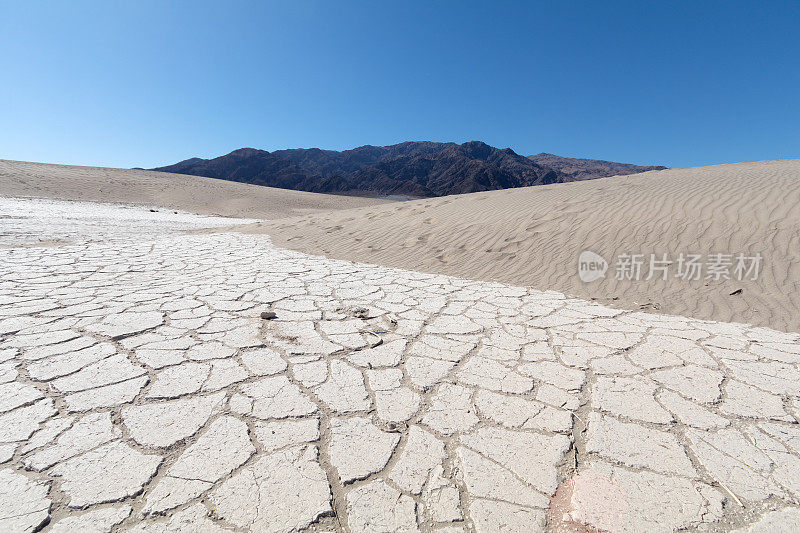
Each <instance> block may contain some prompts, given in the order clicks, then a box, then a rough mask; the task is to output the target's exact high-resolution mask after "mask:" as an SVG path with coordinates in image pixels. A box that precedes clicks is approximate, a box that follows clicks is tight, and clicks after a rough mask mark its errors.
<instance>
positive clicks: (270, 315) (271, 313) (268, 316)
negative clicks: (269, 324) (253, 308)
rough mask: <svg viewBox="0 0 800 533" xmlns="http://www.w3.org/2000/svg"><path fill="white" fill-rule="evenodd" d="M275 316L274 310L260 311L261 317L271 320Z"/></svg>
mask: <svg viewBox="0 0 800 533" xmlns="http://www.w3.org/2000/svg"><path fill="white" fill-rule="evenodd" d="M277 316H278V315H276V314H275V311H261V318H263V319H264V320H272V319H273V318H277Z"/></svg>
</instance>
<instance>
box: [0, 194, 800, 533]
mask: <svg viewBox="0 0 800 533" xmlns="http://www.w3.org/2000/svg"><path fill="white" fill-rule="evenodd" d="M0 208H2V211H1V212H0V234H2V238H3V245H4V246H3V247H0V274H2V281H0V463H2V464H0V530H2V531H36V530H39V529H43V530H45V531H112V530H113V531H155V532H159V531H165V532H166V531H169V532H172V531H175V532H177V531H209V532H211V531H267V532H284V531H286V532H288V531H353V532H360V531H370V532H372V531H440V532H455V531H481V532H483V531H487V532H491V531H525V532H530V531H556V532H562V531H564V532H566V531H574V532H592V531H674V530H690V531H692V530H701V531H730V530H740V531H753V532H758V531H783V530H785V531H791V530H794V529H795V528H796V527H797V524H798V522H800V510H798V500H799V499H800V427H799V426H798V420H800V336H799V335H797V334H793V333H792V334H787V333H782V332H778V331H773V330H769V329H765V328H757V327H750V326H747V325H743V324H729V323H715V322H706V321H698V320H693V319H689V318H684V317H676V316H658V315H649V314H644V313H640V312H625V311H619V310H613V309H609V308H606V307H602V306H600V305H596V304H594V303H591V302H586V301H582V300H577V299H570V298H567V297H565V296H564V295H562V294H559V293H555V292H547V291H538V290H533V289H528V288H521V287H513V286H508V285H502V284H494V283H487V282H475V281H466V280H461V279H455V278H451V277H446V276H441V275H429V274H421V273H415V272H409V271H402V270H396V269H390V268H384V267H378V266H370V265H363V264H355V263H350V262H344V261H334V260H329V259H325V258H320V257H312V256H307V255H303V254H300V253H296V252H290V251H286V250H281V249H278V248H275V247H274V246H272V245H271V244H270V241H269V239H268V238H267V237H265V236H253V235H242V234H236V233H207V234H188V233H186V232H184V231H182V230H185V229H192V228H203V227H210V226H218V225H223V224H230V221H229V220H221V219H214V218H210V217H200V216H193V215H189V214H185V213H171V212H170V213H163V212H158V213H151V212H149V211H148V210H146V209H141V208H126V207H121V206H108V205H106V206H100V205H92V204H78V203H75V204H72V203H65V202H44V201H34V200H14V199H3V200H2V202H0ZM265 311H270V312H274V314H275V317H274V318H272V319H264V318H262V312H265ZM265 316H270V315H265ZM554 493H555V494H556V496H555V497H553V494H554Z"/></svg>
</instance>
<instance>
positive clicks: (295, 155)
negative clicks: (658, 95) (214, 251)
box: [152, 141, 666, 197]
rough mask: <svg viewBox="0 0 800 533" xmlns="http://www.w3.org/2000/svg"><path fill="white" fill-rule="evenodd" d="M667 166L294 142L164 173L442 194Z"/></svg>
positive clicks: (422, 145)
mask: <svg viewBox="0 0 800 533" xmlns="http://www.w3.org/2000/svg"><path fill="white" fill-rule="evenodd" d="M663 168H666V167H640V166H637V165H629V164H625V163H613V162H608V161H594V164H593V160H588V159H571V158H561V157H559V156H553V155H551V154H539V155H536V156H529V157H524V156H521V155H519V154H517V153H516V152H514V151H513V150H512V149H510V148H504V149H500V148H495V147H493V146H489V145H488V144H486V143H483V142H481V141H470V142H466V143H464V144H456V143H440V142H431V141H409V142H403V143H400V144H394V145H390V146H370V145H366V146H360V147H358V148H353V149H352V150H343V151H341V152H339V151H336V150H322V149H319V148H294V149H289V150H276V151H274V152H268V151H266V150H258V149H256V148H240V149H238V150H234V151H233V152H231V153H229V154H226V155H223V156H220V157H216V158H213V159H201V158H197V157H193V158H191V159H187V160H185V161H181V162H179V163H176V164H174V165H169V166H165V167H159V168H154V169H152V170H157V171H161V172H174V173H179V174H191V175H195V176H206V177H210V178H220V179H225V180H232V181H239V182H244V183H252V184H256V185H266V186H270V187H279V188H283V189H294V190H301V191H310V192H321V193H340V194H365V195H387V194H402V195H409V196H419V197H428V196H444V195H447V194H460V193H470V192H479V191H488V190H495V189H507V188H512V187H525V186H530V185H546V184H549V183H560V182H566V181H575V180H581V179H591V178H595V177H603V176H610V175H614V174H633V173H636V172H644V171H647V170H660V169H663Z"/></svg>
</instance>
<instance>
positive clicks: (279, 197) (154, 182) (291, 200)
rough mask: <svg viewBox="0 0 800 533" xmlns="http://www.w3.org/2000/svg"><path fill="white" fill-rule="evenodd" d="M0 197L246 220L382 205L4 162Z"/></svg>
mask: <svg viewBox="0 0 800 533" xmlns="http://www.w3.org/2000/svg"><path fill="white" fill-rule="evenodd" d="M0 195H3V196H13V197H33V198H58V199H62V200H83V201H88V202H114V203H126V204H141V205H148V206H151V205H153V206H160V207H166V208H172V209H181V210H185V211H191V212H194V213H199V214H205V215H222V216H231V217H244V218H280V217H286V216H292V215H298V214H303V213H309V212H316V211H320V210H332V209H344V208H349V207H360V206H367V205H376V204H378V203H381V201H380V200H375V199H369V198H355V197H349V196H334V195H327V194H315V193H308V192H300V191H288V190H285V189H274V188H271V187H259V186H257V185H247V184H243V183H234V182H230V181H223V180H216V179H211V178H202V177H198V176H187V175H184V174H166V173H163V172H149V171H144V170H127V169H118V168H102V167H80V166H68V165H48V164H44V163H28V162H24V161H7V160H2V159H0Z"/></svg>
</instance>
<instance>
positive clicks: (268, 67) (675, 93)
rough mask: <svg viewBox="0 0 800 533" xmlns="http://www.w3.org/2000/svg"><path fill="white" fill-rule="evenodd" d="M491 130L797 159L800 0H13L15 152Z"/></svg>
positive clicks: (0, 117)
mask: <svg viewBox="0 0 800 533" xmlns="http://www.w3.org/2000/svg"><path fill="white" fill-rule="evenodd" d="M475 139H477V140H483V141H485V142H487V143H489V144H491V145H494V146H498V147H501V148H505V147H511V148H512V149H514V150H515V151H517V152H518V153H521V154H523V155H529V154H533V153H538V152H551V153H556V154H559V155H566V156H573V157H590V158H599V159H610V160H615V161H623V162H632V163H640V164H664V165H668V166H676V167H686V166H697V165H707V164H715V163H729V162H738V161H754V160H762V159H780V158H800V1H797V0H790V1H784V2H780V1H766V2H764V1H761V2H757V1H755V0H753V1H747V2H739V1H734V0H730V1H719V2H713V1H700V2H697V1H690V2H655V1H653V2H650V1H645V2H641V1H631V2H613V1H609V2H604V1H602V2H601V1H591V2H556V1H553V2H547V3H544V2H542V3H538V2H522V1H520V2H493V1H492V2H490V1H488V0H487V1H485V2H474V1H452V2H451V1H438V0H437V1H428V0H426V1H420V2H410V1H409V2H384V1H381V0H367V1H363V2H354V1H345V0H337V1H328V0H319V1H300V0H295V1H287V2H266V1H264V2H256V1H253V2H239V1H230V0H219V1H216V2H202V1H193V2H177V1H167V0H155V1H145V0H130V1H126V2H123V1H121V0H120V1H115V0H112V1H106V0H104V1H93V2H87V1H80V0H70V1H59V0H50V1H47V2H40V1H31V0H0V158H5V159H21V160H29V161H43V162H53V163H70V164H87V165H102V166H118V167H133V166H142V167H153V166H157V165H164V164H170V163H174V162H176V161H179V160H182V159H186V158H188V157H192V156H200V157H215V156H217V155H222V154H224V153H227V152H229V151H231V150H233V149H235V148H239V147H244V146H250V147H255V148H263V149H266V150H275V149H282V148H292V147H312V146H316V147H321V148H331V149H347V148H353V147H355V146H360V145H364V144H373V145H386V144H393V143H396V142H400V141H404V140H436V141H456V142H464V141H468V140H475Z"/></svg>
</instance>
